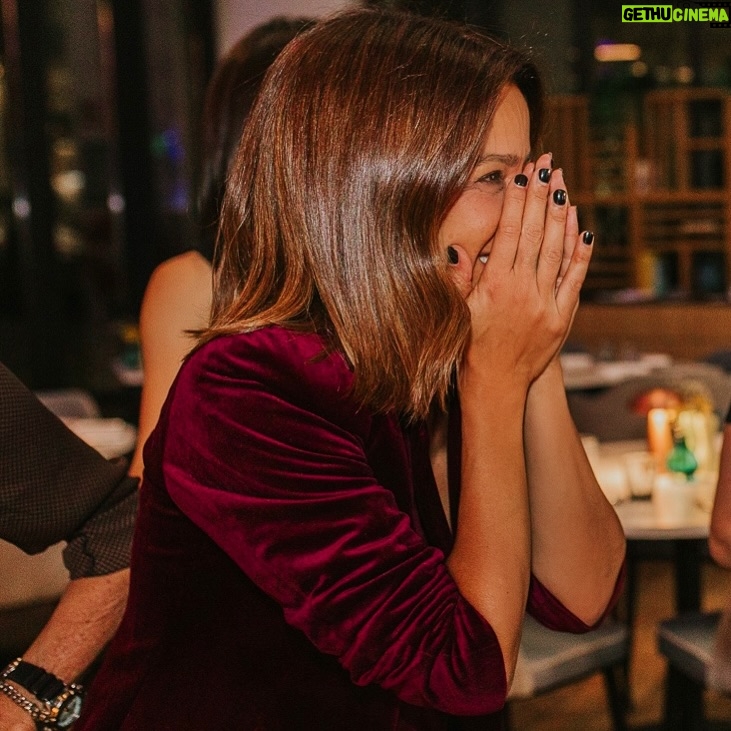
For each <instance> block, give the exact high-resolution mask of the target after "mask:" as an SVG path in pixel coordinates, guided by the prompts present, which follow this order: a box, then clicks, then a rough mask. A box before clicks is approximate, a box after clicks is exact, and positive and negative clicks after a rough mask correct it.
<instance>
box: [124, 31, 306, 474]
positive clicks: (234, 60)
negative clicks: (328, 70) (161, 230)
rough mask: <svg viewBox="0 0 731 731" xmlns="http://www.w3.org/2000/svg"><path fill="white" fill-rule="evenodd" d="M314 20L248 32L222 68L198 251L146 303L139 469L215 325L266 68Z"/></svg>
mask: <svg viewBox="0 0 731 731" xmlns="http://www.w3.org/2000/svg"><path fill="white" fill-rule="evenodd" d="M312 22H313V21H312V20H310V19H308V18H284V17H277V18H272V19H271V20H269V21H267V22H266V23H263V24H262V25H258V26H257V27H256V28H254V29H253V30H251V31H249V32H248V33H246V35H244V36H242V37H241V38H240V39H239V40H238V42H237V43H235V44H234V46H233V47H232V48H231V50H230V51H229V52H228V53H227V54H226V55H225V56H224V58H223V59H222V60H221V62H220V63H219V65H218V66H217V68H216V71H215V73H214V74H213V77H212V78H211V82H210V84H209V85H208V88H207V90H206V102H205V106H204V108H203V124H202V139H203V149H202V154H201V159H202V163H201V185H200V193H199V196H198V209H199V210H198V217H199V221H200V224H201V237H200V241H199V246H198V248H197V249H193V250H191V251H186V252H184V253H182V254H178V255H177V256H174V257H172V258H171V259H168V260H167V261H164V262H163V263H162V264H160V265H159V266H158V267H157V268H156V269H155V271H154V272H153V273H152V276H151V277H150V281H149V282H148V284H147V287H146V289H145V295H144V297H143V300H142V307H141V309H140V348H141V351H142V364H143V367H144V373H145V378H144V384H143V386H142V397H141V400H140V418H139V423H138V427H137V446H136V448H135V453H134V455H133V457H132V461H131V463H130V468H129V472H130V474H131V475H136V476H138V477H141V476H142V468H143V460H142V449H143V447H144V445H145V441H146V440H147V437H149V436H150V432H151V431H152V430H153V428H154V426H155V424H156V423H157V419H158V417H159V416H160V408H161V407H162V404H163V402H164V401H165V397H166V396H167V393H168V389H169V388H170V384H171V383H172V382H173V379H174V378H175V374H176V373H177V372H178V369H179V368H180V364H181V363H182V361H183V358H184V357H185V356H186V354H187V353H188V352H189V351H190V349H191V348H192V347H193V345H194V343H195V338H194V337H193V336H192V332H194V331H196V330H202V329H203V328H204V327H206V326H207V325H208V318H209V315H210V310H211V284H212V282H211V280H212V273H211V262H212V261H213V248H214V241H215V235H216V228H217V222H218V216H219V214H220V211H221V200H222V198H223V190H224V187H225V184H226V173H227V171H228V166H229V163H230V161H231V158H232V157H233V154H234V152H235V151H236V147H237V145H238V142H239V138H240V137H241V130H242V128H243V126H244V122H245V121H246V117H247V116H248V114H249V110H250V109H251V105H252V104H253V102H254V98H255V97H256V92H257V91H258V89H259V84H260V83H261V80H262V78H263V77H264V73H265V72H266V70H267V69H268V68H269V66H270V64H271V63H272V61H273V60H274V59H275V58H276V57H277V54H278V53H279V52H280V51H281V50H282V48H284V46H285V45H287V43H289V41H290V40H291V39H292V38H294V36H296V35H297V33H299V32H300V31H302V30H303V29H304V28H306V27H307V26H308V25H311V24H312Z"/></svg>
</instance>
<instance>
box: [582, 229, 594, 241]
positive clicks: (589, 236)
mask: <svg viewBox="0 0 731 731" xmlns="http://www.w3.org/2000/svg"><path fill="white" fill-rule="evenodd" d="M581 238H582V240H583V242H584V243H585V244H591V243H593V242H594V234H593V233H592V232H591V231H584V235H583V236H582V237H581Z"/></svg>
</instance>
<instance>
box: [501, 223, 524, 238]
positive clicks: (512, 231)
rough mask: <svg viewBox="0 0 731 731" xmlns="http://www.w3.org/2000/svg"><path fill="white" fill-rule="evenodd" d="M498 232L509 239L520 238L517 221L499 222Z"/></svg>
mask: <svg viewBox="0 0 731 731" xmlns="http://www.w3.org/2000/svg"><path fill="white" fill-rule="evenodd" d="M500 231H502V233H503V234H505V235H506V236H510V237H513V236H515V237H517V236H520V223H519V222H517V221H509V220H508V221H501V222H500Z"/></svg>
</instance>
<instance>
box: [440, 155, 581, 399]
mask: <svg viewBox="0 0 731 731" xmlns="http://www.w3.org/2000/svg"><path fill="white" fill-rule="evenodd" d="M550 162H551V160H550V156H548V155H543V156H541V157H540V158H539V159H538V161H537V163H536V164H535V165H534V164H532V163H530V164H529V165H527V166H526V168H525V170H524V173H523V176H524V177H523V178H521V176H520V175H518V176H515V177H514V178H513V179H512V180H510V181H508V182H507V189H506V191H505V196H504V201H503V207H502V213H501V217H500V221H499V224H498V229H497V232H496V234H495V237H494V241H493V243H492V248H491V251H490V254H489V258H488V260H487V263H486V264H483V263H482V262H481V261H480V258H479V257H478V258H477V259H476V260H475V261H471V260H470V258H469V256H468V255H467V252H466V251H465V250H464V249H462V248H461V247H458V246H455V247H453V248H455V249H456V250H457V253H458V255H459V260H458V262H457V264H456V265H455V277H456V281H457V282H458V286H460V288H461V289H462V290H463V291H468V290H469V293H468V294H467V298H466V300H467V304H468V306H469V308H470V311H471V314H472V337H471V341H470V345H469V348H468V351H467V356H466V363H465V366H466V367H467V368H468V369H469V368H471V367H472V366H474V367H476V368H478V369H479V370H481V371H485V372H488V373H490V374H492V377H496V378H497V377H499V376H500V375H501V374H504V375H506V376H507V375H508V374H514V375H517V376H518V377H521V378H522V379H524V382H525V384H526V386H527V385H528V384H529V383H530V382H532V381H533V380H534V379H535V378H536V377H537V376H538V375H540V373H541V372H542V371H543V370H544V369H545V367H546V366H547V364H548V363H549V362H550V361H551V360H552V359H553V358H554V357H555V356H556V354H557V353H558V351H559V350H560V348H561V345H562V344H563V342H564V340H565V339H566V337H567V335H568V332H569V329H570V327H571V323H572V321H573V317H574V314H575V312H576V308H577V306H578V302H579V292H580V290H581V286H582V284H583V281H584V278H585V276H586V271H587V268H588V265H589V260H590V258H591V250H592V247H591V246H590V245H587V243H589V244H590V243H591V238H590V237H588V236H586V235H584V237H581V236H579V233H578V221H577V217H576V209H575V208H572V207H570V206H569V203H568V196H567V194H566V191H565V188H564V181H563V175H562V172H561V171H560V170H556V171H554V172H553V173H552V174H551V175H550V178H548V176H547V175H546V173H545V172H543V173H541V171H545V170H547V169H548V170H550ZM526 178H527V184H526V185H521V183H523V182H524V181H525V179H526ZM587 238H588V239H589V241H587Z"/></svg>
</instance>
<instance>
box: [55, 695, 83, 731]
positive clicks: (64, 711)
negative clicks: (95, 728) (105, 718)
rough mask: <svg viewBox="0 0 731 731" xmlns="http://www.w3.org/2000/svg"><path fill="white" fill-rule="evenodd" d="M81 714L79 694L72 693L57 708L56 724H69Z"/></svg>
mask: <svg viewBox="0 0 731 731" xmlns="http://www.w3.org/2000/svg"><path fill="white" fill-rule="evenodd" d="M80 715H81V696H78V695H72V696H71V697H70V698H69V699H68V700H67V701H65V702H64V704H63V705H62V706H61V708H59V710H58V716H57V717H56V718H57V720H56V725H57V726H58V727H59V728H66V727H67V726H70V725H71V724H72V723H73V722H74V721H76V719H78V717H79V716H80Z"/></svg>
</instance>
